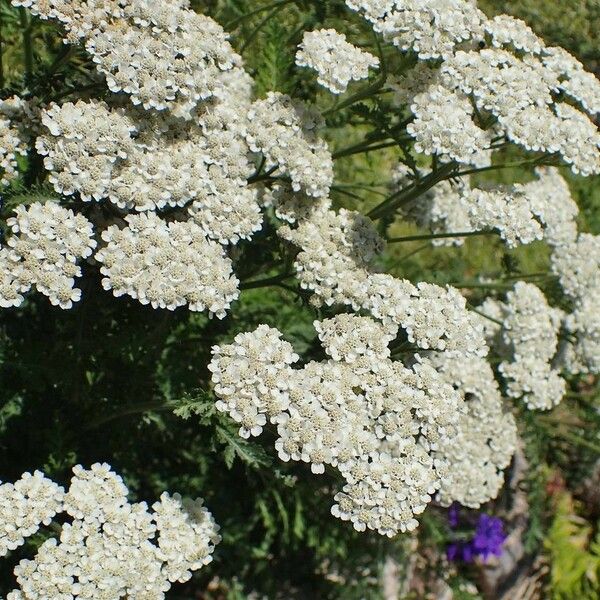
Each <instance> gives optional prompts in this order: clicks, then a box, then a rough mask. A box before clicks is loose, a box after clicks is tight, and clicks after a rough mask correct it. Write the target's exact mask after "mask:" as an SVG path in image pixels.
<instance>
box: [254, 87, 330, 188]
mask: <svg viewBox="0 0 600 600" xmlns="http://www.w3.org/2000/svg"><path fill="white" fill-rule="evenodd" d="M322 125H323V119H322V117H321V115H320V113H319V112H318V111H317V110H316V109H313V108H311V107H309V106H307V105H306V104H304V103H302V102H300V101H298V100H292V98H290V97H289V96H287V95H285V94H281V93H279V92H269V93H268V94H267V97H266V98H265V99H264V100H257V101H256V102H255V103H254V104H253V105H252V107H251V109H250V111H249V113H248V121H247V124H246V140H247V142H248V144H249V146H250V149H251V150H252V151H253V152H262V153H263V155H264V157H265V159H266V163H265V167H266V168H267V169H269V170H270V169H272V168H274V167H278V168H279V169H280V170H281V172H282V174H284V175H287V176H288V177H290V179H291V180H292V188H293V189H294V191H300V190H302V191H304V192H305V193H306V194H308V195H309V196H314V197H317V198H318V197H321V196H327V194H328V193H329V188H330V187H331V184H332V181H333V160H332V158H331V153H330V152H329V148H328V146H327V143H326V142H325V141H324V140H322V139H320V138H319V137H318V135H317V131H318V129H320V128H321V127H322Z"/></svg>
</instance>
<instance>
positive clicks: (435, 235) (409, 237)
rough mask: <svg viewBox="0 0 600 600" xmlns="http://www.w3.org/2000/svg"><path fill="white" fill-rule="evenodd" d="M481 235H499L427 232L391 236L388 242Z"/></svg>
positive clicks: (490, 232) (488, 232)
mask: <svg viewBox="0 0 600 600" xmlns="http://www.w3.org/2000/svg"><path fill="white" fill-rule="evenodd" d="M479 235H499V234H498V232H497V231H487V230H486V231H464V232H461V233H429V234H427V233H425V234H423V235H407V236H404V237H397V238H390V239H388V240H387V242H388V244H396V243H398V242H418V241H421V240H437V239H443V238H464V237H474V236H479Z"/></svg>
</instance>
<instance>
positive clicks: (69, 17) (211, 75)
mask: <svg viewBox="0 0 600 600" xmlns="http://www.w3.org/2000/svg"><path fill="white" fill-rule="evenodd" d="M90 4H92V5H90ZM13 5H15V6H26V7H28V8H30V9H31V10H32V12H33V13H34V14H36V15H39V16H40V17H42V18H45V19H56V20H58V21H60V22H61V23H62V24H63V25H64V27H65V29H66V32H67V36H66V41H70V42H77V41H80V40H81V41H83V43H84V45H85V48H86V50H87V51H88V53H89V54H90V55H91V56H92V58H93V60H94V62H95V63H96V67H97V69H98V71H99V72H100V73H101V74H102V75H104V76H105V77H106V83H107V85H108V88H109V89H110V90H111V91H112V92H124V93H126V94H128V95H129V96H130V97H131V101H132V102H133V103H134V104H136V105H141V106H143V107H144V108H145V109H156V110H165V109H168V110H169V111H171V112H173V113H177V114H178V115H180V116H185V117H188V116H189V114H190V112H191V111H192V110H193V109H194V108H195V107H196V105H198V103H200V102H201V101H204V100H206V99H208V98H210V97H212V96H215V95H218V94H219V92H220V88H221V86H222V83H221V81H220V75H221V73H223V72H225V71H229V70H231V69H233V68H234V67H235V66H238V65H239V63H240V60H241V59H240V57H239V56H238V55H237V54H236V53H235V52H234V51H233V48H232V47H231V45H230V44H229V42H228V41H227V37H228V36H227V34H226V33H225V32H224V31H223V28H222V27H221V26H220V25H219V24H218V23H217V22H216V21H214V20H213V19H211V18H210V17H206V16H204V15H201V14H198V13H196V12H194V11H193V10H190V9H189V2H187V0H178V1H176V2H171V3H169V5H161V4H160V3H158V4H157V3H156V2H152V1H151V0H132V1H130V2H121V1H119V0H112V1H111V0H104V1H102V2H99V3H98V2H93V3H90V2H88V1H86V0H77V1H72V0H71V1H66V0H50V1H45V2H41V1H39V0H14V1H13Z"/></svg>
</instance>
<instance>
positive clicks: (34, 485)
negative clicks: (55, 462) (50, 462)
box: [0, 471, 64, 556]
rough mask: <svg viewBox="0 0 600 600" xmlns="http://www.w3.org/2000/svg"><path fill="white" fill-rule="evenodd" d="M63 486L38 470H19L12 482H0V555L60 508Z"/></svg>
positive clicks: (5, 552) (22, 541) (12, 548)
mask: <svg viewBox="0 0 600 600" xmlns="http://www.w3.org/2000/svg"><path fill="white" fill-rule="evenodd" d="M63 498H64V489H63V488H61V487H60V486H58V485H56V484H55V483H54V482H53V481H51V480H50V479H47V478H46V477H44V474H43V473H42V472H41V471H35V472H34V473H33V475H32V474H31V473H23V475H22V476H21V479H19V481H17V482H16V483H14V484H13V483H3V484H1V485H0V556H5V555H6V554H7V553H8V552H10V551H12V550H15V549H16V548H18V547H19V546H22V545H23V544H24V543H25V538H27V537H29V536H31V535H33V534H34V533H36V532H37V531H38V529H39V528H40V526H41V525H42V524H43V525H49V524H50V522H51V521H52V519H53V518H54V516H55V515H56V514H57V513H58V512H61V511H62V502H63Z"/></svg>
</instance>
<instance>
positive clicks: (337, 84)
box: [296, 29, 379, 94]
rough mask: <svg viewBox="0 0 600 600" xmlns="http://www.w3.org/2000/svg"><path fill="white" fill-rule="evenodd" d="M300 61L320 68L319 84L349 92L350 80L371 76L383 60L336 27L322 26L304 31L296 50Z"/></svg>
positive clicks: (308, 65)
mask: <svg viewBox="0 0 600 600" xmlns="http://www.w3.org/2000/svg"><path fill="white" fill-rule="evenodd" d="M296 64H297V65H298V66H300V67H310V68H311V69H314V70H315V71H317V73H318V75H319V78H318V81H319V83H320V84H321V85H322V86H324V87H326V88H327V89H328V90H329V91H331V92H333V93H334V94H341V93H343V92H345V91H346V89H347V87H348V84H349V83H350V81H358V80H360V79H365V78H366V77H368V76H369V68H376V67H377V66H378V65H379V59H378V58H377V57H376V56H373V55H372V54H370V53H369V52H364V51H363V50H360V49H359V48H356V47H355V46H353V45H352V44H350V43H348V42H347V41H346V36H345V35H344V34H343V33H338V32H337V31H336V30H335V29H320V30H318V31H310V32H309V31H307V32H305V33H304V37H303V39H302V43H301V44H300V47H299V50H298V52H297V53H296Z"/></svg>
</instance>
